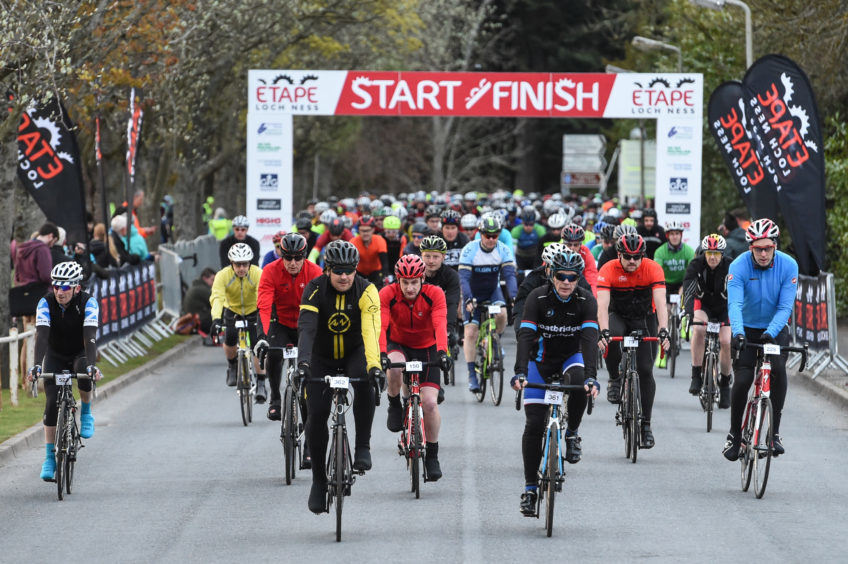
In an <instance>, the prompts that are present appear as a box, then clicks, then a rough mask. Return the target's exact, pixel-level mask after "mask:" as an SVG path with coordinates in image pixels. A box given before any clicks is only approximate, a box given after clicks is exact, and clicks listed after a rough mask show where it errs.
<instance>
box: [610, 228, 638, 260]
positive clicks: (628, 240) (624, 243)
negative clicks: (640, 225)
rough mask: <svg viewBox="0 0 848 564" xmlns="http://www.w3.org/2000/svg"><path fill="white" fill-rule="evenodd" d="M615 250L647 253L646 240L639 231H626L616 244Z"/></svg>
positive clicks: (631, 253) (629, 253)
mask: <svg viewBox="0 0 848 564" xmlns="http://www.w3.org/2000/svg"><path fill="white" fill-rule="evenodd" d="M615 250H616V251H618V252H619V253H623V254H628V255H643V256H644V255H645V240H644V239H642V236H641V235H639V234H638V233H626V234H624V235H622V236H621V238H619V240H618V241H617V242H616V244H615Z"/></svg>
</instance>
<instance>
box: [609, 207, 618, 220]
mask: <svg viewBox="0 0 848 564" xmlns="http://www.w3.org/2000/svg"><path fill="white" fill-rule="evenodd" d="M607 215H611V216H613V217H614V218H616V219H621V210H620V209H618V208H615V207H613V208H610V209H608V210H607Z"/></svg>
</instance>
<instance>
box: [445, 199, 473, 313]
mask: <svg viewBox="0 0 848 564" xmlns="http://www.w3.org/2000/svg"><path fill="white" fill-rule="evenodd" d="M461 219H462V218H461V216H460V215H459V212H457V211H456V210H451V209H447V210H445V211H443V212H442V232H441V236H442V239H444V240H445V245H446V249H447V250H446V251H445V261H444V262H445V264H446V265H447V266H449V267H451V268H452V269H454V270H457V269H458V268H459V255H460V253H462V248H463V247H464V246H465V245H467V244H468V241H469V238H468V235H466V234H465V233H463V232H462V231H460V229H459V223H460V220H461ZM449 311H450V310H449Z"/></svg>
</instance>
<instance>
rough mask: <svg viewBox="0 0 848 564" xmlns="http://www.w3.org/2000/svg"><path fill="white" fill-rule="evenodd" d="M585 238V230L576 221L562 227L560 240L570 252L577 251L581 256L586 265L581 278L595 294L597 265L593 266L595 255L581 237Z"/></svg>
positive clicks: (596, 291)
mask: <svg viewBox="0 0 848 564" xmlns="http://www.w3.org/2000/svg"><path fill="white" fill-rule="evenodd" d="M585 238H586V231H585V230H584V229H583V228H582V227H581V226H579V225H577V224H576V223H570V224H568V225H566V226H565V227H563V228H562V242H563V243H565V246H566V247H568V248H569V249H571V251H572V252H575V253H578V254H579V255H580V256H581V257H583V263H584V264H585V265H586V267H585V269H584V270H583V278H585V279H586V281H587V282H588V283H589V286H591V287H592V293H593V294H597V293H598V290H597V288H598V267H597V266H595V257H593V256H592V252H591V251H590V250H589V249H588V248H587V247H586V245H584V244H583V239H585Z"/></svg>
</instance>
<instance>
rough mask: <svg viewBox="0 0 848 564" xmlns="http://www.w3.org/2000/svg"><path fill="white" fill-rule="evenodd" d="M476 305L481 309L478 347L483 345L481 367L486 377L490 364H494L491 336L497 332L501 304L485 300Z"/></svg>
mask: <svg viewBox="0 0 848 564" xmlns="http://www.w3.org/2000/svg"><path fill="white" fill-rule="evenodd" d="M476 307H477V308H479V309H480V310H481V312H480V329H479V330H478V331H477V344H476V347H477V348H479V347H483V366H482V367H481V370H482V375H483V377H484V378H485V377H486V374H488V368H489V365H490V364H492V361H493V360H494V355H493V354H492V350H493V349H492V341H493V339H492V338H491V336H492V335H493V334H494V333H496V332H497V325H496V321H495V315H497V314H499V313H500V311H501V306H500V305H497V304H492V303H489V302H483V303H482V304H479V305H477V306H476ZM495 310H497V311H495Z"/></svg>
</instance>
